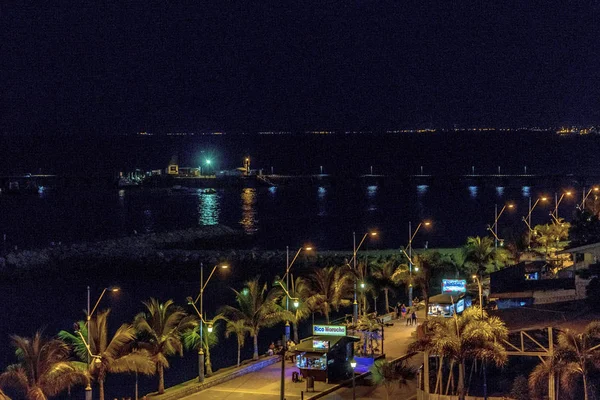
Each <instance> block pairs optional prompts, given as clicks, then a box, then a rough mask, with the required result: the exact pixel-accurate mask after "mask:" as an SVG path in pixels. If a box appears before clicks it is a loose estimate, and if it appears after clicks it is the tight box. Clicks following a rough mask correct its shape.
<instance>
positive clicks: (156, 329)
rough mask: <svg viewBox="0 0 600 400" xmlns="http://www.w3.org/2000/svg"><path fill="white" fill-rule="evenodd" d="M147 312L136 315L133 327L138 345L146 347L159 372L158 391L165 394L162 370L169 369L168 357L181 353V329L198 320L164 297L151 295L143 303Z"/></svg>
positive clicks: (182, 330) (189, 326)
mask: <svg viewBox="0 0 600 400" xmlns="http://www.w3.org/2000/svg"><path fill="white" fill-rule="evenodd" d="M143 304H144V305H145V306H146V312H141V313H139V314H138V315H136V317H135V320H134V327H135V329H136V330H137V332H138V339H139V340H140V342H139V346H140V347H141V348H142V349H145V350H147V351H148V352H149V353H150V355H151V357H152V361H153V362H154V363H155V364H156V370H157V372H158V376H159V381H158V392H159V393H161V394H162V393H164V391H165V381H164V369H165V368H169V361H168V360H167V357H170V356H173V355H175V354H179V355H180V356H183V342H182V339H181V335H182V334H183V332H185V331H187V330H190V329H193V328H194V327H195V326H196V324H197V322H196V319H195V318H194V317H191V316H189V315H187V313H186V312H185V311H184V310H183V309H182V308H181V307H178V306H176V305H175V304H174V303H173V300H167V301H166V302H165V303H160V302H159V301H158V300H156V299H154V298H151V299H150V300H149V301H145V302H143Z"/></svg>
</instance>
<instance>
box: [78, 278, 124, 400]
mask: <svg viewBox="0 0 600 400" xmlns="http://www.w3.org/2000/svg"><path fill="white" fill-rule="evenodd" d="M107 291H109V292H118V291H119V288H118V287H115V286H110V287H105V288H104V289H103V290H102V293H100V297H98V301H96V304H95V305H94V308H92V309H91V311H90V304H91V293H90V287H89V286H88V287H87V317H86V322H85V323H86V325H87V348H88V357H87V364H88V372H89V370H90V367H91V363H92V356H93V355H92V349H91V348H90V346H91V342H90V337H91V336H90V331H91V324H90V321H91V319H92V315H93V314H94V311H96V308H98V305H99V304H100V300H102V297H104V294H105V293H106V292H107ZM80 335H81V333H80ZM81 338H82V339H83V336H81ZM85 400H92V385H91V383H90V380H88V383H87V386H86V387H85Z"/></svg>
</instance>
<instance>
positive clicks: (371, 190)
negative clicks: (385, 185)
mask: <svg viewBox="0 0 600 400" xmlns="http://www.w3.org/2000/svg"><path fill="white" fill-rule="evenodd" d="M377 189H378V188H377V185H370V186H367V198H368V199H369V205H368V207H367V211H375V210H377V204H376V203H375V199H376V197H377Z"/></svg>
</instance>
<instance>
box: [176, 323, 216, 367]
mask: <svg viewBox="0 0 600 400" xmlns="http://www.w3.org/2000/svg"><path fill="white" fill-rule="evenodd" d="M222 319H225V318H224V317H223V316H222V315H217V316H216V317H215V318H214V319H213V320H212V321H211V322H212V324H213V329H212V332H209V331H208V325H207V324H202V350H203V351H204V366H205V368H206V376H210V375H212V374H213V370H212V362H211V361H210V348H211V347H214V346H215V345H217V344H218V343H219V336H218V325H217V322H218V321H219V320H222ZM198 322H199V321H198ZM182 337H183V344H184V346H185V348H186V349H196V350H200V344H201V343H200V323H197V324H196V326H195V327H194V328H192V329H188V330H186V331H185V332H183V336H182Z"/></svg>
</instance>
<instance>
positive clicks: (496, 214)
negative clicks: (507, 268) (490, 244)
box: [487, 203, 515, 267]
mask: <svg viewBox="0 0 600 400" xmlns="http://www.w3.org/2000/svg"><path fill="white" fill-rule="evenodd" d="M507 207H508V208H510V209H512V208H514V207H515V205H514V204H512V203H506V204H505V205H504V206H503V207H502V209H501V210H500V212H498V204H494V223H493V225H492V226H489V225H488V228H487V229H488V231H490V232H491V233H492V235H493V236H494V250H495V251H498V242H500V243H502V239H500V238H499V237H498V220H499V219H500V217H501V216H502V213H504V210H506V208H507ZM494 264H496V267H497V266H498V265H497V264H498V261H497V260H496V259H494Z"/></svg>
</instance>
